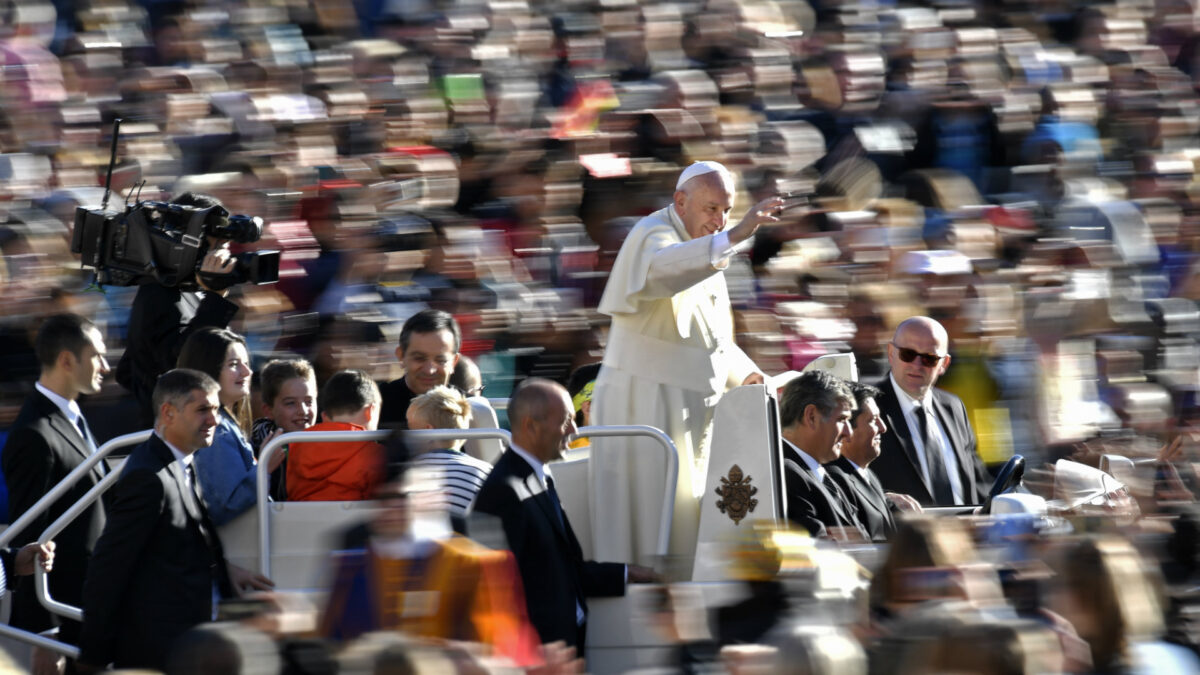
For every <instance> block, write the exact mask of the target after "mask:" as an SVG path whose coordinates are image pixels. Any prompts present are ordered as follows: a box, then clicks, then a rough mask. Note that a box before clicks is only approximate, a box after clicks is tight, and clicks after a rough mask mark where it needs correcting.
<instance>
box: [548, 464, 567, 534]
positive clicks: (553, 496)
mask: <svg viewBox="0 0 1200 675" xmlns="http://www.w3.org/2000/svg"><path fill="white" fill-rule="evenodd" d="M546 493H547V494H548V495H549V496H550V503H552V504H553V505H554V515H555V516H557V517H558V525H559V527H561V528H562V529H564V530H566V529H567V525H566V521H564V520H563V512H562V502H560V501H559V500H558V490H555V489H554V479H553V478H551V477H550V476H546Z"/></svg>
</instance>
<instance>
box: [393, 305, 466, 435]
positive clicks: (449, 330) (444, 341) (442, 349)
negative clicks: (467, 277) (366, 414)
mask: <svg viewBox="0 0 1200 675" xmlns="http://www.w3.org/2000/svg"><path fill="white" fill-rule="evenodd" d="M461 346H462V332H461V331H460V330H459V328H458V322H457V321H455V320H454V317H452V316H450V315H449V314H447V313H446V312H443V311H441V310H437V309H426V310H422V311H420V312H417V313H416V314H414V315H412V316H411V317H409V319H408V321H405V322H404V327H403V328H401V329H400V346H398V347H396V358H397V359H398V360H399V361H400V363H401V364H402V365H403V366H404V377H401V378H399V379H396V380H392V381H391V382H387V383H385V384H381V385H379V394H380V396H382V397H383V404H382V407H381V408H380V411H379V428H381V429H407V428H408V418H407V417H406V415H407V413H408V404H409V403H411V402H412V400H413V399H414V398H416V397H417V396H420V395H421V394H424V393H425V392H427V391H429V390H430V389H433V388H434V387H438V386H445V385H447V384H449V383H450V376H451V375H452V374H453V373H454V366H456V365H457V364H458V350H459V347H461Z"/></svg>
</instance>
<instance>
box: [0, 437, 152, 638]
mask: <svg viewBox="0 0 1200 675" xmlns="http://www.w3.org/2000/svg"><path fill="white" fill-rule="evenodd" d="M151 433H152V431H151V430H150V429H146V430H145V431H137V432H134V433H131V434H125V435H123V436H118V437H116V438H114V439H112V440H110V441H108V442H107V443H105V444H104V445H102V446H100V448H99V449H97V450H96V452H94V453H92V455H91V456H90V457H88V458H87V459H85V460H83V462H82V463H81V464H80V465H79V466H77V467H75V468H74V469H72V470H71V472H70V473H68V474H67V475H66V476H64V477H63V479H62V480H61V481H59V482H58V484H57V485H55V486H54V487H52V488H50V490H49V492H47V493H46V494H44V495H42V498H41V499H39V500H37V501H36V502H35V503H34V504H33V506H31V507H29V509H28V510H27V511H26V512H25V513H23V514H21V517H20V518H17V520H16V522H14V523H13V524H12V525H10V526H8V529H6V530H5V531H4V532H3V533H0V546H8V545H9V544H10V543H11V542H12V540H13V539H15V538H16V536H17V534H18V533H20V532H21V531H23V530H24V529H25V528H27V527H28V526H30V525H32V524H33V522H34V521H35V520H37V519H38V518H39V517H41V515H42V514H43V513H44V512H45V511H46V510H47V509H49V508H50V507H51V506H52V505H53V504H54V503H55V502H57V501H58V500H59V499H61V498H62V496H63V495H65V494H66V493H67V492H69V491H70V490H71V488H73V487H74V486H75V483H78V482H79V479H80V478H82V477H83V476H85V475H87V474H88V473H89V472H91V470H92V469H93V468H94V467H95V466H96V465H97V464H99V463H100V462H102V461H104V460H105V459H106V458H107V457H108V456H109V455H110V454H112V452H113V450H116V449H117V448H121V447H125V446H127V445H134V444H137V443H142V442H144V441H145V440H146V439H147V438H149V437H150V434H151ZM119 473H120V472H119V471H117V470H115V469H114V470H112V471H109V473H108V475H107V476H105V477H104V478H103V479H102V480H101V481H100V482H99V483H97V484H96V485H95V486H93V487H92V489H91V490H88V492H87V494H85V495H84V497H83V499H81V500H79V501H78V502H76V503H74V504H72V505H71V507H70V508H68V509H67V510H66V511H65V512H63V514H62V515H61V516H59V518H58V519H57V520H55V521H54V522H53V523H51V524H50V527H48V528H46V530H45V531H44V532H42V533H41V534H40V535H39V536H38V539H37V541H38V543H39V544H45V543H46V542H48V541H50V540H51V539H53V538H54V535H56V534H58V533H59V532H61V531H62V530H63V528H65V527H66V525H67V524H68V523H70V522H71V521H72V520H74V519H75V518H77V517H78V516H79V515H80V514H81V513H83V511H84V510H86V509H87V507H88V506H90V505H91V504H92V503H93V502H94V501H96V499H97V498H99V496H100V495H101V494H102V493H103V492H104V490H105V489H107V488H108V486H109V485H111V484H112V483H114V482H116V480H117V476H118V474H119ZM33 575H34V576H33V585H34V592H35V593H36V594H37V599H38V602H40V603H42V606H44V607H45V608H46V609H47V610H49V611H51V612H53V613H55V614H58V615H60V616H66V617H68V618H71V619H74V620H76V621H80V620H82V619H83V610H81V609H79V608H78V607H73V606H71V605H67V604H63V603H60V602H58V601H56V600H54V599H53V598H51V597H50V589H49V586H48V585H47V579H46V571H45V570H43V569H42V567H41V565H35V566H34V568H33ZM0 635H4V636H6V637H10V638H13V639H14V640H19V641H21V642H26V643H28V644H31V645H34V646H36V647H42V648H44V649H48V650H50V651H53V652H57V653H59V654H63V655H65V656H67V657H69V658H72V659H75V658H79V648H78V647H76V646H74V645H69V644H67V643H65V642H59V641H58V640H52V639H50V638H48V637H45V636H44V635H38V634H37V633H31V632H29V631H26V630H21V629H20V628H14V627H12V626H5V625H0Z"/></svg>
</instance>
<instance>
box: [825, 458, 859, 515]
mask: <svg viewBox="0 0 1200 675" xmlns="http://www.w3.org/2000/svg"><path fill="white" fill-rule="evenodd" d="M821 482H822V483H823V484H824V485H825V489H826V490H827V491H828V492H829V495H830V496H831V497H833V501H834V504H833V507H834V509H837V510H838V512H839V513H838V514H837V515H839V516H840V517H841V518H842V520H843V521H845V522H843V523H841V524H842V525H846V526H853V525H854V513H852V510H853V508H854V507H853V505H851V504H850V501H849V500H848V499H846V495H845V494H843V493H842V489H841V488H840V487H838V484H837V482H836V481H834V480H833V477H832V476H830V475H829V470H828V469H826V470H825V479H824V480H823V481H821Z"/></svg>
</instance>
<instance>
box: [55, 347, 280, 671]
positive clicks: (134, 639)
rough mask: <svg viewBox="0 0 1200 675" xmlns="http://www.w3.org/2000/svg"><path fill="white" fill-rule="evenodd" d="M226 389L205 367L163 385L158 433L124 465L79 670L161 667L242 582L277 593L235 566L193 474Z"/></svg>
mask: <svg viewBox="0 0 1200 675" xmlns="http://www.w3.org/2000/svg"><path fill="white" fill-rule="evenodd" d="M218 390H219V386H218V385H217V383H216V381H215V380H213V379H212V378H211V377H209V376H208V375H206V374H204V373H202V372H200V371H197V370H188V369H186V368H176V369H175V370H171V371H168V372H166V373H164V374H163V375H161V376H159V378H158V381H157V383H156V385H155V387H154V394H153V401H154V407H155V409H156V410H157V411H158V414H157V418H156V421H155V425H154V435H153V436H151V437H150V439H149V440H148V441H146V442H145V443H142V444H141V445H139V446H137V447H136V448H134V449H133V452H131V453H130V454H129V458H128V459H126V460H125V464H124V467H123V468H122V469H121V477H120V479H118V480H117V483H116V484H115V485H114V486H113V488H112V490H111V491H110V496H111V500H110V501H109V503H108V510H107V515H108V520H107V522H106V523H105V526H104V532H103V534H101V535H100V539H99V541H97V542H96V548H95V551H94V552H93V554H92V560H91V563H90V564H89V566H88V573H87V580H86V581H85V582H84V585H83V629H82V631H81V633H80V638H79V650H80V655H79V663H78V664H77V669H78V670H79V671H80V672H93V671H95V670H97V669H100V668H104V667H105V666H107V665H109V664H113V665H115V666H116V667H117V668H121V669H125V668H132V669H142V668H146V669H154V670H162V669H163V667H164V666H165V665H166V657H167V651H168V649H169V648H170V646H171V643H172V642H173V641H174V640H175V638H177V637H179V636H180V635H181V634H183V633H184V632H185V631H187V630H188V629H189V628H191V627H192V626H195V625H197V624H201V623H204V622H206V621H211V620H212V619H213V618H214V617H215V616H216V604H215V603H216V601H217V600H218V599H220V598H229V597H233V595H234V594H235V593H237V591H238V588H237V586H235V583H239V582H241V583H246V584H247V585H249V586H253V587H256V588H261V589H264V590H266V589H269V588H270V585H271V584H270V581H269V580H267V579H265V578H263V577H254V576H253V575H248V573H246V571H245V570H241V569H238V568H235V567H233V566H228V567H227V563H226V561H225V553H224V551H223V549H222V548H221V540H220V539H219V538H218V537H217V531H216V528H215V527H214V526H213V524H212V521H211V520H209V517H208V511H207V510H206V509H205V508H204V500H203V499H202V498H201V494H200V485H199V483H198V482H197V481H196V478H195V475H194V473H193V472H192V469H191V460H192V456H193V454H194V453H195V452H196V451H197V450H199V449H200V448H204V447H208V446H209V445H211V444H212V441H213V437H214V435H215V433H216V428H217V411H218V410H219V408H220V402H219V400H218V398H217V392H218ZM231 574H233V575H235V577H234V578H233V579H232V580H231V576H230V575H231Z"/></svg>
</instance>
